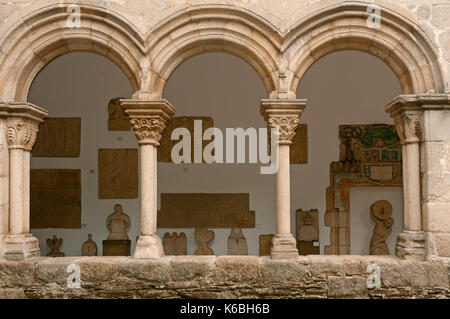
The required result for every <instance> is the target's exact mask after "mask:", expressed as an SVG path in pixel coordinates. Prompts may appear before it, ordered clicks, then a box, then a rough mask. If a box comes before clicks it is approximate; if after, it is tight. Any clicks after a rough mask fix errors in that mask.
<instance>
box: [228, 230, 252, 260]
mask: <svg viewBox="0 0 450 319" xmlns="http://www.w3.org/2000/svg"><path fill="white" fill-rule="evenodd" d="M228 255H248V247H247V239H246V238H245V237H244V234H243V233H242V229H241V228H239V227H233V228H232V229H231V233H230V236H228Z"/></svg>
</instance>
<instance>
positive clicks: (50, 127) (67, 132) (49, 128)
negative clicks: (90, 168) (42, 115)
mask: <svg viewBox="0 0 450 319" xmlns="http://www.w3.org/2000/svg"><path fill="white" fill-rule="evenodd" d="M80 143H81V119H80V118H48V119H46V120H44V122H43V123H42V124H41V125H39V132H38V135H37V139H36V144H35V145H34V147H33V150H32V154H33V156H34V157H79V156H80Z"/></svg>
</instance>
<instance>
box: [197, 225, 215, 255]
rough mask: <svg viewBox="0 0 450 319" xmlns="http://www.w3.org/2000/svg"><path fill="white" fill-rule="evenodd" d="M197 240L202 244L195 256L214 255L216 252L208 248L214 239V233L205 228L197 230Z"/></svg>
mask: <svg viewBox="0 0 450 319" xmlns="http://www.w3.org/2000/svg"><path fill="white" fill-rule="evenodd" d="M195 239H196V240H197V241H198V242H199V244H200V246H199V247H198V249H197V250H196V251H195V255H214V251H213V250H212V249H211V248H210V247H209V246H208V243H210V242H211V241H212V240H213V239H214V231H212V230H208V229H207V228H203V227H200V228H196V229H195Z"/></svg>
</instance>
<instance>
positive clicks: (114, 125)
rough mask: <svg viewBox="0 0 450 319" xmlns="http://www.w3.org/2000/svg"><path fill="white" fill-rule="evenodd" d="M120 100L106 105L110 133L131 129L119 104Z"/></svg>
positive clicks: (117, 99)
mask: <svg viewBox="0 0 450 319" xmlns="http://www.w3.org/2000/svg"><path fill="white" fill-rule="evenodd" d="M119 100H120V98H115V99H112V100H111V101H109V104H108V115H109V118H108V129H109V130H110V131H129V130H130V129H131V123H130V118H129V117H128V115H127V114H126V113H125V111H124V110H123V109H122V107H121V106H120V103H119Z"/></svg>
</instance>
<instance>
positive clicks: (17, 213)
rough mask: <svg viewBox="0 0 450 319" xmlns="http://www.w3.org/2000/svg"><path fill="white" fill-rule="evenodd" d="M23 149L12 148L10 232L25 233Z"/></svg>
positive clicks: (10, 162) (13, 233)
mask: <svg viewBox="0 0 450 319" xmlns="http://www.w3.org/2000/svg"><path fill="white" fill-rule="evenodd" d="M23 152H24V151H23V149H20V148H13V149H10V151H9V155H10V157H9V158H10V161H9V165H10V166H9V167H10V168H9V174H10V175H9V178H10V183H9V185H10V186H9V196H10V202H9V205H10V206H9V207H10V220H9V222H10V226H9V228H10V233H11V235H20V234H22V233H23V224H24V222H23V162H24V159H23Z"/></svg>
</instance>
